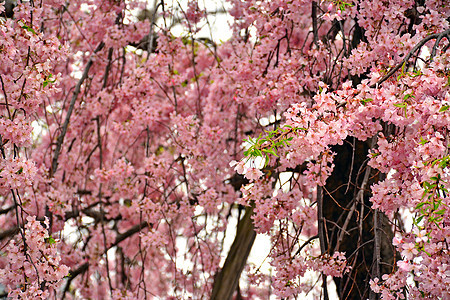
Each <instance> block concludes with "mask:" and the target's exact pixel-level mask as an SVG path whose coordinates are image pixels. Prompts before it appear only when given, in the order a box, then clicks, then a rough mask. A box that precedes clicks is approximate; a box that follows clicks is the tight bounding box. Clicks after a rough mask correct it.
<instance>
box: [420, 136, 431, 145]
mask: <svg viewBox="0 0 450 300" xmlns="http://www.w3.org/2000/svg"><path fill="white" fill-rule="evenodd" d="M428 142H429V141H427V140H426V139H424V138H423V137H421V138H420V142H419V144H421V145H425V144H426V143H428Z"/></svg>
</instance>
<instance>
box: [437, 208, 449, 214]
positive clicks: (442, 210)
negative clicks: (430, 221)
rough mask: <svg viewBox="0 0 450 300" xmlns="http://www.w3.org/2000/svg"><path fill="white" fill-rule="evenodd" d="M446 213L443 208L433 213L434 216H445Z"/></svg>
mask: <svg viewBox="0 0 450 300" xmlns="http://www.w3.org/2000/svg"><path fill="white" fill-rule="evenodd" d="M446 211H447V210H446V209H445V208H444V209H441V210H438V211H435V212H434V213H435V214H436V215H443V214H445V212H446Z"/></svg>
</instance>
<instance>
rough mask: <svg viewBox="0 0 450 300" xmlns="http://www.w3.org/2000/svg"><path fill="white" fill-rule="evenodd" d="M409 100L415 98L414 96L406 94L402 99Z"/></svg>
mask: <svg viewBox="0 0 450 300" xmlns="http://www.w3.org/2000/svg"><path fill="white" fill-rule="evenodd" d="M409 98H416V96H414V95H413V94H406V95H405V96H404V97H403V100H408V99H409Z"/></svg>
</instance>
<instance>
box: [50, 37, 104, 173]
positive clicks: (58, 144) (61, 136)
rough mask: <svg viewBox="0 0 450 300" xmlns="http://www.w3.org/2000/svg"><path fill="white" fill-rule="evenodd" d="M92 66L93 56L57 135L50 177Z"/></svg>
mask: <svg viewBox="0 0 450 300" xmlns="http://www.w3.org/2000/svg"><path fill="white" fill-rule="evenodd" d="M104 46H105V43H103V42H101V43H100V44H99V45H98V46H97V48H96V49H95V51H94V54H95V53H97V52H99V51H100V50H102V49H103V47H104ZM92 64H93V56H91V58H90V59H89V61H88V63H87V64H86V67H85V69H84V72H83V75H82V76H81V78H80V80H79V81H78V83H77V85H76V87H75V90H74V92H73V95H72V99H71V100H70V105H69V109H68V110H67V115H66V119H65V120H64V124H63V126H62V128H61V133H60V134H59V136H58V139H57V140H56V149H55V155H54V156H53V160H52V166H51V169H50V177H52V176H53V174H55V172H56V170H57V168H58V159H59V154H60V152H61V148H62V145H63V142H64V138H65V136H66V133H67V128H68V127H69V122H70V117H71V116H72V112H73V108H74V106H75V101H76V100H77V97H78V94H80V91H81V85H82V84H83V82H84V81H85V80H86V78H87V76H88V73H89V69H90V68H91V67H92Z"/></svg>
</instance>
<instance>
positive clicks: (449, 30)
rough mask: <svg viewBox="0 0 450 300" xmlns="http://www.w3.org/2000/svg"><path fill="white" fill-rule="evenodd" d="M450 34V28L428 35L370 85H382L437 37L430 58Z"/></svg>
mask: <svg viewBox="0 0 450 300" xmlns="http://www.w3.org/2000/svg"><path fill="white" fill-rule="evenodd" d="M449 36H450V29H447V30H445V31H444V32H440V33H435V34H431V35H429V36H427V37H426V38H424V39H423V40H421V41H420V42H419V43H418V44H417V45H416V46H414V48H412V49H411V51H409V52H408V54H407V55H406V56H405V58H404V59H403V60H402V61H401V62H400V63H399V64H397V65H396V66H395V67H393V68H392V69H391V70H390V71H389V72H388V73H387V74H386V75H384V76H383V78H381V79H380V80H378V82H377V83H375V84H372V85H371V86H370V87H371V88H375V87H377V86H379V85H381V84H382V83H383V82H385V81H386V80H388V79H389V78H390V77H391V76H392V75H394V74H395V72H397V71H398V70H399V69H400V68H401V67H402V66H403V65H404V64H405V63H406V62H407V61H408V60H409V59H410V58H411V57H412V56H413V55H414V53H416V52H417V51H418V50H419V49H420V48H422V47H423V46H424V45H425V44H426V43H427V42H428V41H430V40H433V39H436V43H435V44H434V46H433V50H432V52H431V56H430V58H433V57H434V56H435V55H436V49H437V46H438V44H439V42H440V41H441V40H442V39H443V38H444V37H447V39H448V38H449Z"/></svg>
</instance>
